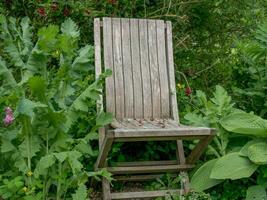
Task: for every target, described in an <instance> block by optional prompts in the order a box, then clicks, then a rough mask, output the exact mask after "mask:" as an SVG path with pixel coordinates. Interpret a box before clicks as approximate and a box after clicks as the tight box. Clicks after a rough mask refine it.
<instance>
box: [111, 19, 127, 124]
mask: <svg viewBox="0 0 267 200" xmlns="http://www.w3.org/2000/svg"><path fill="white" fill-rule="evenodd" d="M112 33H113V34H112V36H113V63H114V65H113V66H114V77H115V105H116V106H115V107H116V118H118V119H122V118H124V115H125V112H124V108H125V105H124V103H125V102H124V71H123V65H122V48H121V47H122V45H121V43H122V40H121V20H120V18H112ZM113 95H114V94H113Z"/></svg>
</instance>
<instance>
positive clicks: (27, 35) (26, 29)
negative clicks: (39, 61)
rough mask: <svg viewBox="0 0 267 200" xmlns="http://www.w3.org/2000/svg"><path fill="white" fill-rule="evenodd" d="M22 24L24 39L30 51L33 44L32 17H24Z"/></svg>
mask: <svg viewBox="0 0 267 200" xmlns="http://www.w3.org/2000/svg"><path fill="white" fill-rule="evenodd" d="M20 26H21V29H22V41H23V43H24V45H25V47H26V48H27V51H29V50H30V49H31V48H32V46H33V43H32V40H31V39H32V33H33V32H32V27H31V26H30V19H29V18H28V17H23V18H22V19H21V22H20Z"/></svg>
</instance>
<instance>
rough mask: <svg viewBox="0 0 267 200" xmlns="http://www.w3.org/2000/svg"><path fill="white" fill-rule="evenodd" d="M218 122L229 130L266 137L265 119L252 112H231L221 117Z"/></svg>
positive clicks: (266, 122) (266, 126)
mask: <svg viewBox="0 0 267 200" xmlns="http://www.w3.org/2000/svg"><path fill="white" fill-rule="evenodd" d="M220 124H221V125H222V126H223V128H225V129H226V130H227V131H230V132H234V133H239V134H244V135H253V136H258V137H267V120H265V119H262V118H260V117H258V116H256V115H253V114H249V113H233V114H230V115H228V116H226V117H224V118H223V119H221V121H220Z"/></svg>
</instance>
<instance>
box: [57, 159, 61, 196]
mask: <svg viewBox="0 0 267 200" xmlns="http://www.w3.org/2000/svg"><path fill="white" fill-rule="evenodd" d="M61 172H62V164H61V162H59V163H58V181H57V200H61Z"/></svg>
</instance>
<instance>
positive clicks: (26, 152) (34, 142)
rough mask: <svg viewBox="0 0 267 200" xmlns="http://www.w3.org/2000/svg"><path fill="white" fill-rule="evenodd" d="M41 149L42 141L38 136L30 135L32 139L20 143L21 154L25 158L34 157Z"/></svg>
mask: <svg viewBox="0 0 267 200" xmlns="http://www.w3.org/2000/svg"><path fill="white" fill-rule="evenodd" d="M40 149H41V142H40V140H39V138H38V137H36V136H35V137H30V140H29V141H27V139H25V140H24V141H23V142H22V143H21V144H20V145H19V150H20V153H21V156H22V157H24V158H28V157H30V158H32V157H34V156H35V155H36V153H37V152H39V151H40Z"/></svg>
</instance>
